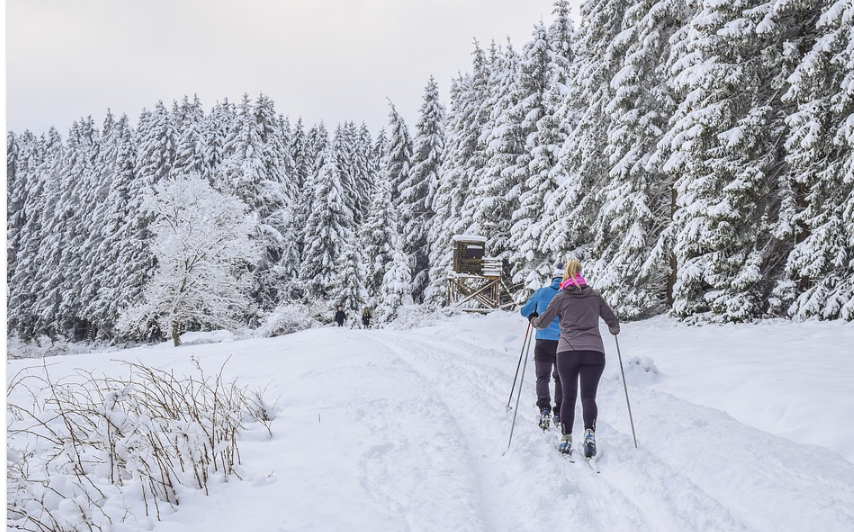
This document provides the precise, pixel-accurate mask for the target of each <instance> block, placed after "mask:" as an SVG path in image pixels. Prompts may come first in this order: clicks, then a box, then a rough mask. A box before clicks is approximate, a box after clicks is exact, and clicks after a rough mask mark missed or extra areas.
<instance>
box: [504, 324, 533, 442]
mask: <svg viewBox="0 0 854 532" xmlns="http://www.w3.org/2000/svg"><path fill="white" fill-rule="evenodd" d="M529 325H530V324H529ZM533 337H534V335H533V334H532V335H531V336H529V337H528V346H527V348H525V349H524V351H525V365H524V366H522V377H521V378H520V379H519V394H518V395H516V409H515V410H514V411H513V424H512V425H511V426H510V439H508V440H507V449H505V450H504V452H503V453H501V456H504V455H505V454H507V451H509V450H510V442H511V441H513V429H515V428H516V415H517V414H518V413H519V399H521V398H522V382H523V381H524V380H525V366H527V365H528V353H529V352H530V351H531V338H533Z"/></svg>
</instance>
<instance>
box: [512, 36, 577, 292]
mask: <svg viewBox="0 0 854 532" xmlns="http://www.w3.org/2000/svg"><path fill="white" fill-rule="evenodd" d="M561 29H562V30H563V29H564V28H561ZM532 37H533V38H532V40H531V41H530V42H528V43H527V44H525V48H524V54H523V57H522V60H521V62H520V69H521V75H520V77H519V83H520V91H521V94H522V96H523V97H522V99H521V100H520V102H519V103H518V104H517V109H516V110H514V114H515V115H516V116H517V117H520V119H521V122H520V134H521V135H522V136H523V137H524V139H525V146H524V151H523V153H522V155H520V156H519V157H518V158H517V159H516V165H517V167H518V169H517V173H518V175H519V177H520V180H521V182H520V187H519V189H520V190H519V200H518V208H517V209H515V210H514V211H513V213H512V215H511V219H510V222H511V224H512V225H511V229H510V237H509V238H510V247H511V249H512V250H513V251H512V252H511V254H510V256H509V263H510V275H511V280H512V282H513V284H517V283H521V284H522V286H523V289H524V290H525V291H526V292H527V294H530V293H531V292H533V291H534V290H536V289H537V288H539V287H541V286H542V284H543V282H544V281H546V280H547V279H549V276H550V275H551V273H552V272H551V270H552V266H553V257H551V256H549V254H548V253H546V252H543V251H542V250H541V249H540V247H539V235H540V231H541V230H542V224H543V219H544V217H545V202H546V201H547V200H548V198H549V197H550V196H551V195H552V194H553V193H554V191H555V189H556V188H557V183H556V182H555V180H554V178H555V167H556V166H557V164H558V153H559V150H560V147H561V146H562V145H563V143H564V142H565V140H566V135H565V129H564V128H563V126H562V124H561V116H560V112H561V107H562V103H563V101H562V100H563V97H564V95H563V91H564V89H563V87H564V86H563V84H562V83H561V80H563V79H565V78H566V76H567V75H568V73H567V72H563V71H561V68H562V66H565V65H560V64H559V63H558V62H557V61H556V58H557V57H560V54H559V52H563V49H562V46H563V44H566V43H560V46H561V49H560V50H557V51H556V50H554V49H553V48H552V39H551V38H550V37H549V35H548V33H547V32H546V29H545V26H543V25H542V24H539V25H537V26H535V27H534V34H533V36H532ZM527 294H526V295H527Z"/></svg>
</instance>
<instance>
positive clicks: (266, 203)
mask: <svg viewBox="0 0 854 532" xmlns="http://www.w3.org/2000/svg"><path fill="white" fill-rule="evenodd" d="M253 113H254V117H253V120H252V121H251V123H252V124H253V126H254V130H255V131H256V132H257V136H258V141H259V144H258V149H259V151H260V153H259V156H260V160H261V164H262V168H263V171H262V172H261V173H260V175H259V177H261V176H263V177H262V178H261V180H260V181H259V182H258V183H257V184H256V185H255V190H254V194H255V197H254V198H253V199H252V203H249V202H247V204H248V205H249V206H250V209H251V210H252V212H253V213H255V214H256V215H257V217H258V233H257V235H256V240H257V241H258V243H259V244H260V245H262V246H263V249H264V253H263V254H262V256H261V261H260V262H259V264H258V267H257V268H256V270H255V272H254V277H255V286H256V288H255V290H254V294H253V298H254V299H255V300H256V301H257V302H258V304H259V305H260V307H261V309H262V310H264V311H269V310H272V309H273V308H275V307H276V305H278V304H279V303H280V302H281V301H282V300H283V299H285V298H287V297H288V295H289V292H290V289H289V284H290V282H291V280H292V279H293V278H294V277H295V276H296V274H297V272H298V268H299V250H298V248H297V246H296V241H297V233H298V232H299V230H298V228H297V226H296V225H295V223H294V219H293V215H294V206H295V205H294V204H295V201H296V196H297V194H298V190H297V186H296V183H295V182H294V180H293V178H292V174H293V172H294V163H293V159H292V158H291V155H290V152H289V151H288V144H289V141H290V139H289V138H288V135H289V134H290V131H289V128H288V127H286V126H285V124H283V119H282V117H281V115H278V114H277V113H276V110H275V108H274V106H273V101H272V100H270V98H268V97H267V96H265V95H264V94H261V95H260V96H259V97H258V99H257V101H256V103H255V106H254V108H253Z"/></svg>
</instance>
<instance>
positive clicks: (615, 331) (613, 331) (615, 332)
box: [608, 325, 620, 336]
mask: <svg viewBox="0 0 854 532" xmlns="http://www.w3.org/2000/svg"><path fill="white" fill-rule="evenodd" d="M608 332H610V333H611V334H613V335H614V336H617V335H618V334H620V326H619V325H617V326H616V327H608Z"/></svg>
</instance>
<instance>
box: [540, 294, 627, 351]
mask: <svg viewBox="0 0 854 532" xmlns="http://www.w3.org/2000/svg"><path fill="white" fill-rule="evenodd" d="M555 317H559V319H560V341H559V342H558V345H557V352H558V353H560V352H562V351H598V352H599V353H604V352H605V346H604V344H603V343H602V337H601V336H600V335H599V318H600V317H601V318H602V319H603V320H605V323H607V324H608V330H609V331H611V334H617V333H619V332H620V322H619V321H618V320H617V317H616V316H614V312H613V311H612V310H611V307H609V306H608V304H607V303H605V300H604V299H602V296H601V295H599V292H597V291H596V290H594V289H592V288H590V287H589V286H582V287H581V288H578V287H576V286H572V287H570V288H567V289H566V290H561V291H560V292H559V293H558V294H557V295H556V296H555V297H554V299H552V301H551V303H549V306H548V307H547V308H546V311H545V312H544V313H542V314H540V315H539V316H538V317H536V318H534V319H533V320H532V321H531V324H532V325H533V326H534V327H536V328H537V329H544V328H546V327H548V326H549V325H550V324H551V322H552V320H554V319H555Z"/></svg>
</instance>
